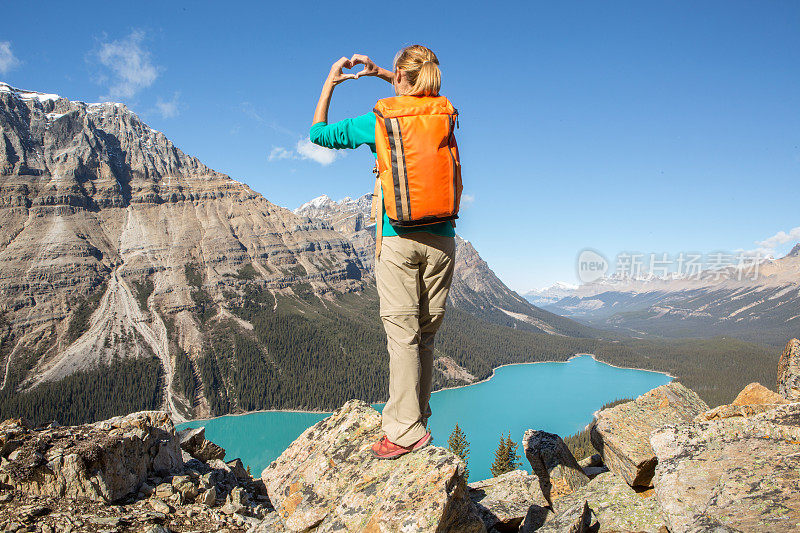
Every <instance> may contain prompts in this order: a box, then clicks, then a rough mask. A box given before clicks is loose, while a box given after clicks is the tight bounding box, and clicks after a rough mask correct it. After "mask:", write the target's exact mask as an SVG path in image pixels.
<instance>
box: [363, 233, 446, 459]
mask: <svg viewBox="0 0 800 533" xmlns="http://www.w3.org/2000/svg"><path fill="white" fill-rule="evenodd" d="M454 265H455V239H454V238H453V237H442V236H440V235H434V234H432V233H428V232H414V233H410V234H405V235H403V236H390V237H383V245H382V248H381V253H380V257H379V258H378V261H377V264H376V266H375V276H376V281H377V285H378V296H379V297H380V313H381V320H382V322H383V327H384V329H385V330H386V339H387V348H388V350H389V401H388V402H386V406H385V407H384V408H383V430H384V432H385V433H386V436H387V437H389V440H390V441H392V442H394V443H395V444H399V445H401V446H410V445H412V444H414V443H415V442H417V441H418V440H419V439H421V438H422V437H423V436H424V435H425V433H426V431H427V429H426V424H427V422H428V417H430V416H431V408H430V405H429V403H428V402H429V400H430V397H431V380H432V376H433V339H434V336H435V335H436V331H437V330H438V329H439V326H440V325H441V324H442V319H443V318H444V308H445V302H446V300H447V293H448V291H449V290H450V283H451V282H452V280H453V267H454Z"/></svg>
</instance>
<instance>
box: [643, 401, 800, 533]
mask: <svg viewBox="0 0 800 533" xmlns="http://www.w3.org/2000/svg"><path fill="white" fill-rule="evenodd" d="M650 442H651V444H652V447H653V449H654V450H655V453H656V455H657V456H658V466H657V467H656V475H655V493H656V498H658V502H659V504H660V506H661V509H662V512H663V514H664V517H665V519H666V522H667V526H668V527H669V530H670V531H671V532H672V533H688V532H692V533H694V532H701V531H747V532H748V533H760V532H765V533H766V532H777V531H796V530H797V529H798V528H800V488H799V487H798V472H800V403H792V404H788V405H781V406H778V407H777V408H775V409H773V410H771V411H768V412H766V413H762V414H759V415H755V416H753V417H751V418H743V417H736V418H725V419H721V420H712V421H710V422H695V423H690V424H683V425H672V426H667V427H664V428H662V429H660V430H657V431H655V432H654V433H653V435H652V437H651V439H650Z"/></svg>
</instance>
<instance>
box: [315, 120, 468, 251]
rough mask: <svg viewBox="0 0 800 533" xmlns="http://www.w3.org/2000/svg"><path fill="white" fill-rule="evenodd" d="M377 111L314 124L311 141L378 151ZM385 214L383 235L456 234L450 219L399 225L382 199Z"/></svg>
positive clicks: (326, 144) (383, 214)
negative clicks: (420, 224) (421, 224)
mask: <svg viewBox="0 0 800 533" xmlns="http://www.w3.org/2000/svg"><path fill="white" fill-rule="evenodd" d="M375 120H376V117H375V113H372V112H370V113H366V114H364V115H361V116H359V117H355V118H346V119H344V120H340V121H339V122H334V123H333V124H327V123H325V122H317V123H316V124H314V125H313V126H311V131H310V132H309V137H310V138H311V142H312V143H314V144H318V145H320V146H324V147H325V148H337V149H341V148H350V149H354V148H358V147H359V146H361V145H362V144H366V145H367V146H369V149H370V150H372V154H373V155H375ZM381 211H382V216H383V235H384V236H386V237H390V236H393V235H403V234H406V233H413V232H415V231H427V232H430V233H434V234H436V235H442V236H444V237H452V236H454V235H455V230H453V225H452V224H451V223H450V222H440V223H439V224H430V225H427V226H420V227H417V228H395V227H394V226H392V225H391V223H389V217H388V215H386V209H385V208H384V207H383V203H381Z"/></svg>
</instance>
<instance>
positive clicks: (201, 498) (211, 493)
mask: <svg viewBox="0 0 800 533" xmlns="http://www.w3.org/2000/svg"><path fill="white" fill-rule="evenodd" d="M194 501H195V502H196V503H202V504H203V505H207V506H209V507H213V506H214V505H216V503H217V489H216V487H211V488H209V489H206V490H204V491H203V492H201V493H200V494H198V495H197V498H195V500H194Z"/></svg>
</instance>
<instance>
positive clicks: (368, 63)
mask: <svg viewBox="0 0 800 533" xmlns="http://www.w3.org/2000/svg"><path fill="white" fill-rule="evenodd" d="M350 64H351V65H352V67H355V66H356V65H364V70H362V71H361V72H356V78H360V77H361V76H377V77H379V78H381V79H382V80H385V81H388V82H389V83H392V79H393V78H394V74H392V73H391V72H389V71H388V70H386V69H384V68H381V67H379V66H378V65H376V64H375V62H374V61H373V60H371V59H370V58H369V57H367V56H365V55H363V54H353V57H351V58H350ZM352 67H351V68H352Z"/></svg>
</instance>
